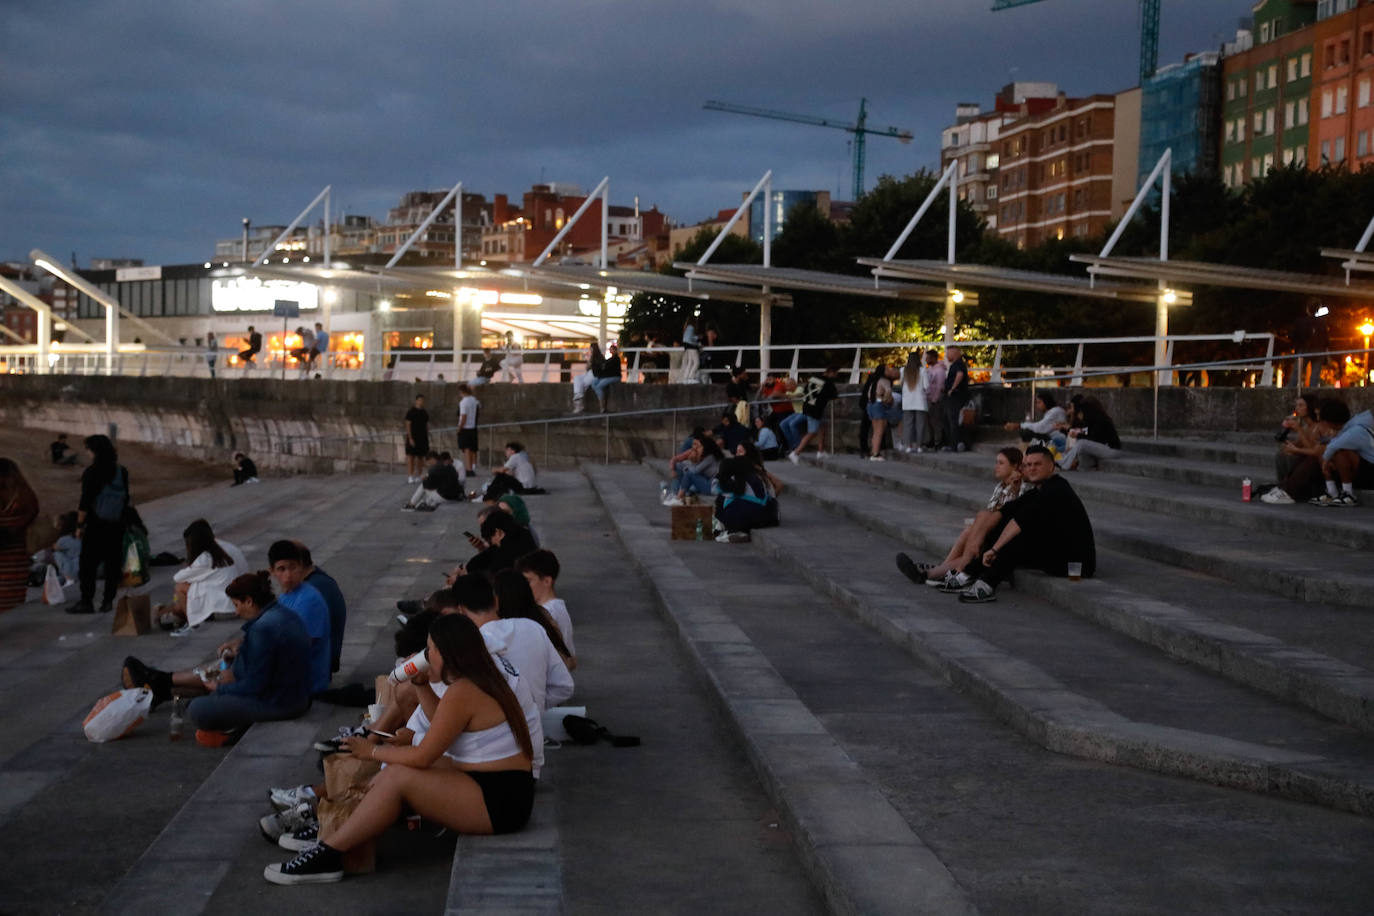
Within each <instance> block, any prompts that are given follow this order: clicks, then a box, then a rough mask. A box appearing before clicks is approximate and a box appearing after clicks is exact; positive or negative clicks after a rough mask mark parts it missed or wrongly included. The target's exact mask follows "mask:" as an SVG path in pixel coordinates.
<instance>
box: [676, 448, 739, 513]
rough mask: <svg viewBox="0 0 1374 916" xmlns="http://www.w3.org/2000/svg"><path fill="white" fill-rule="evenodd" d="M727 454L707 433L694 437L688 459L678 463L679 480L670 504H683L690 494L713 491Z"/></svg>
mask: <svg viewBox="0 0 1374 916" xmlns="http://www.w3.org/2000/svg"><path fill="white" fill-rule="evenodd" d="M724 457H725V454H724V453H723V452H722V451H721V450H720V446H719V445H717V444H716V440H715V439H714V438H712V437H711V436H708V435H706V434H705V433H703V434H701V435H699V436H693V437H692V447H691V448H690V449H689V450H688V454H687V460H686V461H683V462H681V463H679V464H678V465H677V481H676V483H675V486H674V487H673V494H672V495H671V496H670V497H669V499H668V501H667V504H668V505H682V501H683V500H685V499H686V498H687V496H688V495H689V494H692V493H701V494H709V493H710V492H711V481H712V480H714V479H715V476H716V471H718V470H719V469H720V462H721V460H722V459H724Z"/></svg>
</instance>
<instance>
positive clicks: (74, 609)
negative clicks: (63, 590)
mask: <svg viewBox="0 0 1374 916" xmlns="http://www.w3.org/2000/svg"><path fill="white" fill-rule="evenodd" d="M66 611H67V613H68V614H94V613H95V605H93V604H91V603H90V602H89V601H74V602H72V603H71V604H69V605H67V607H66Z"/></svg>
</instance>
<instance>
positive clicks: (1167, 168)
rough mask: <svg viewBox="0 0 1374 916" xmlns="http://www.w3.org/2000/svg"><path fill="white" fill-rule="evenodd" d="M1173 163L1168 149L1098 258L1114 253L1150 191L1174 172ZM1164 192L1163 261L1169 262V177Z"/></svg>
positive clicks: (1161, 258)
mask: <svg viewBox="0 0 1374 916" xmlns="http://www.w3.org/2000/svg"><path fill="white" fill-rule="evenodd" d="M1173 161H1174V151H1173V149H1172V148H1171V149H1166V150H1165V151H1164V155H1162V156H1160V157H1159V161H1158V162H1156V163H1155V167H1154V169H1153V170H1152V171H1151V172H1150V177H1148V178H1146V179H1145V183H1144V184H1142V185H1141V186H1140V190H1139V191H1137V192H1136V195H1135V200H1133V201H1131V205H1130V206H1129V207H1127V208H1126V214H1125V215H1124V216H1122V217H1121V222H1119V223H1117V224H1116V231H1115V232H1113V233H1112V236H1111V238H1109V239H1107V244H1106V245H1104V246H1102V252H1101V253H1100V254H1099V255H1098V257H1100V258H1105V257H1107V256H1108V255H1109V254H1111V253H1112V249H1113V248H1115V247H1116V243H1117V242H1119V241H1120V240H1121V234H1122V233H1123V232H1125V231H1126V227H1127V226H1129V225H1130V224H1131V220H1133V219H1135V215H1136V213H1137V212H1139V210H1140V206H1141V204H1143V203H1144V202H1145V198H1146V197H1147V196H1149V193H1150V191H1151V190H1153V188H1154V186H1155V182H1156V181H1157V180H1158V179H1159V176H1160V175H1161V174H1164V175H1167V174H1168V173H1169V172H1171V171H1172V170H1173ZM1164 192H1165V193H1164V209H1163V212H1162V213H1161V215H1160V216H1161V218H1160V224H1161V225H1160V238H1161V242H1160V260H1161V261H1167V260H1169V204H1168V200H1169V193H1168V192H1169V179H1168V178H1167V177H1166V178H1165V179H1164Z"/></svg>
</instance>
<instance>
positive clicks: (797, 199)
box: [749, 191, 830, 245]
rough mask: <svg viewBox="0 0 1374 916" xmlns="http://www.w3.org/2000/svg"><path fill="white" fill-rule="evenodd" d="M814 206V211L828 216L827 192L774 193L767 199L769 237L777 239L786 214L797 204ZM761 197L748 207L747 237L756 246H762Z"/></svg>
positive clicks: (762, 205) (828, 196)
mask: <svg viewBox="0 0 1374 916" xmlns="http://www.w3.org/2000/svg"><path fill="white" fill-rule="evenodd" d="M806 203H810V204H815V205H816V209H818V210H820V211H821V214H822V215H823V216H829V215H830V192H829V191H774V192H773V193H772V195H771V196H770V197H769V199H768V206H769V207H771V208H772V209H771V212H770V216H769V218H770V219H771V220H772V226H771V230H772V231H771V235H772V237H773V238H777V237H778V233H779V232H781V231H782V227H783V224H784V223H786V222H787V214H789V213H791V212H792V208H793V207H795V206H797V205H798V204H806ZM763 207H764V201H763V195H762V194H760V195H759V196H758V197H756V198H754V202H753V203H751V204H750V205H749V237H750V238H751V239H753V240H754V241H755V242H757V243H758V244H760V245H762V244H763Z"/></svg>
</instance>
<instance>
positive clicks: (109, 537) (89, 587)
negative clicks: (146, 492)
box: [77, 515, 124, 604]
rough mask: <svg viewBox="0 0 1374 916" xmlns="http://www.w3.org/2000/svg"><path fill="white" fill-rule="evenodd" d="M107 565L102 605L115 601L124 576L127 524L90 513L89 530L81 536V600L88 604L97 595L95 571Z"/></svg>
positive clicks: (78, 575) (87, 524)
mask: <svg viewBox="0 0 1374 916" xmlns="http://www.w3.org/2000/svg"><path fill="white" fill-rule="evenodd" d="M101 565H104V567H105V597H104V601H102V602H101V603H102V604H112V603H113V602H114V597H115V592H116V591H117V590H118V589H119V582H120V580H121V579H122V578H124V526H123V525H121V524H119V523H118V522H107V521H104V520H102V519H99V518H96V517H95V515H90V516H87V518H86V530H85V532H84V533H83V534H82V535H81V561H80V566H79V567H78V570H79V571H78V573H77V578H78V579H79V580H80V581H81V600H82V601H84V602H86V603H87V604H90V603H91V600H92V599H93V598H94V597H95V573H96V570H97V569H98V568H99V567H100V566H101Z"/></svg>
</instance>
